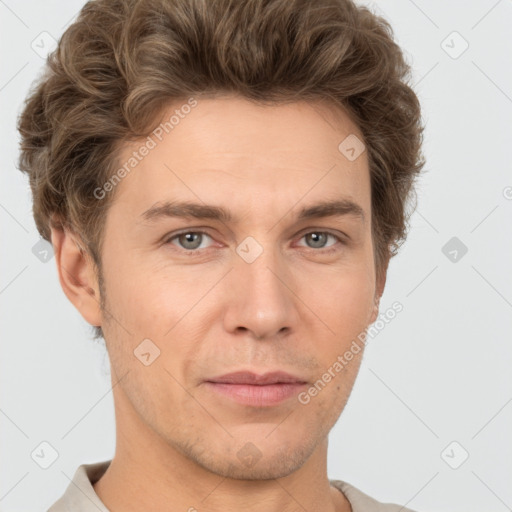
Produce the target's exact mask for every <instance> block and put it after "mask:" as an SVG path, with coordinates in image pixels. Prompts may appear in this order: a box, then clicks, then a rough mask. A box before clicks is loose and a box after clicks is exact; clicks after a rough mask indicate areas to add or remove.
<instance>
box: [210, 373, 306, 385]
mask: <svg viewBox="0 0 512 512" xmlns="http://www.w3.org/2000/svg"><path fill="white" fill-rule="evenodd" d="M207 382H218V383H226V384H254V385H265V384H277V383H290V382H291V383H295V384H297V383H300V384H304V383H305V382H306V381H305V380H303V379H301V378H300V377H296V376H294V375H291V374H289V373H286V372H282V371H276V372H267V373H263V374H256V373H252V372H243V371H242V372H232V373H226V374H225V375H221V376H219V377H213V378H211V379H208V380H207Z"/></svg>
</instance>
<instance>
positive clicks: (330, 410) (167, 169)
mask: <svg viewBox="0 0 512 512" xmlns="http://www.w3.org/2000/svg"><path fill="white" fill-rule="evenodd" d="M175 108H179V105H173V108H172V109H170V110H169V113H168V114H166V115H165V116H164V119H165V120H167V119H169V117H170V115H171V114H172V113H173V111H174V110H175ZM336 115H337V116H338V117H337V118H336V117H335V115H334V113H333V111H332V109H330V107H327V106H325V105H323V106H322V105H321V104H315V105H312V104H307V103H300V104H294V105H281V106H272V107H269V106H256V105H254V104H252V103H250V102H248V101H246V100H243V99H239V98H234V97H224V98H221V99H208V100H206V99H204V100H201V99H200V100H198V103H197V106H195V107H194V108H192V109H191V111H190V113H189V114H187V115H186V116H183V118H180V121H179V124H176V125H175V127H174V129H173V130H172V131H170V132H169V134H165V132H164V137H162V140H161V141H159V140H158V138H157V137H155V136H154V135H153V137H152V139H153V140H154V141H156V146H155V147H153V148H152V149H150V150H149V151H148V154H147V155H146V156H145V157H143V158H142V159H141V160H140V162H138V164H137V166H136V167H134V168H133V169H132V170H131V171H130V173H129V174H128V175H127V176H126V177H125V178H123V180H122V181H121V182H120V183H119V184H118V185H117V187H116V190H115V194H116V198H115V201H114V203H113V205H112V207H111V209H110V210H109V213H108V217H107V222H106V227H105V242H104V246H103V253H102V263H103V276H104V280H105V283H104V292H105V294H106V311H108V313H110V314H111V315H112V318H111V317H110V316H109V315H108V314H107V313H106V312H105V313H104V316H103V332H104V335H105V339H106V342H107V348H108V351H109V355H110V359H111V364H112V370H113V373H114V374H115V375H116V376H117V379H119V378H121V377H122V380H121V382H120V383H119V384H118V385H117V386H116V387H115V393H116V394H117V397H116V399H118V403H117V407H118V408H119V410H118V411H117V412H116V416H117V421H118V422H119V421H120V420H121V418H124V420H125V421H128V418H129V417H130V413H129V411H128V409H129V408H133V410H132V411H131V412H132V413H133V411H135V412H136V416H137V417H138V420H137V421H139V422H140V423H136V422H133V423H132V425H131V427H130V428H132V429H134V428H135V429H144V430H145V431H146V432H148V431H149V432H151V435H153V436H154V435H156V436H157V438H158V439H160V440H162V441H163V442H164V443H165V445H166V446H169V447H171V448H172V449H173V450H177V451H178V452H180V453H181V454H183V455H185V456H186V457H188V458H189V459H191V460H192V461H194V462H196V463H197V464H199V465H200V466H201V467H203V468H206V469H208V470H209V471H212V472H215V473H217V474H220V475H223V476H231V477H234V478H248V479H256V478H278V477H282V476H285V475H287V474H290V473H292V472H293V471H295V470H296V469H298V468H300V467H301V466H302V464H304V462H305V461H306V460H307V459H308V457H309V456H310V455H311V454H312V453H313V452H314V451H315V449H316V448H317V447H318V446H319V445H320V443H322V442H323V441H324V440H325V439H326V436H327V434H328V432H329V431H330V429H331V428H332V427H333V425H334V424H335V422H336V420H337V419H338V417H339V415H340V413H341V411H342V410H343V408H344V406H345V403H346V401H347V399H348V397H349V394H350V391H351V389H352V386H353V383H354V380H355V377H356V375H357V371H358V369H359V365H360V362H361V356H362V353H363V351H362V350H361V351H359V352H358V353H357V354H355V355H354V357H353V359H352V360H351V361H350V362H349V363H348V364H347V365H346V366H345V367H344V369H343V370H342V371H339V372H334V375H335V376H334V377H332V378H331V380H330V382H326V379H324V383H325V385H324V386H322V387H320V388H319V389H320V391H318V392H317V393H316V395H315V396H312V395H311V394H309V395H308V396H309V398H310V399H309V400H306V399H305V393H307V391H308V390H309V389H310V388H311V387H312V386H314V385H315V383H316V382H317V381H318V380H319V379H322V375H324V374H325V372H327V371H328V369H329V368H331V369H332V368H333V365H334V363H335V362H336V361H337V360H338V356H342V355H343V354H344V353H345V352H346V351H347V350H348V349H349V348H350V346H351V344H352V342H353V341H354V340H356V339H357V337H358V335H360V334H361V333H362V332H364V330H365V329H366V327H367V326H368V325H369V324H370V323H372V322H373V321H374V320H375V316H376V308H375V301H376V300H377V299H378V297H377V296H376V292H377V291H378V290H377V288H376V279H375V277H376V276H375V269H374V266H373V245H372V238H371V203H370V197H371V196H370V179H369V171H368V162H367V155H366V152H363V153H362V154H361V155H360V156H359V157H358V158H356V159H355V160H353V161H351V160H350V159H348V158H347V157H346V156H345V155H344V154H343V153H342V152H340V150H339V149H338V146H339V144H340V143H341V142H342V141H343V140H344V139H345V138H346V137H347V136H349V135H351V134H355V135H357V136H358V137H359V139H361V140H362V135H361V133H360V131H359V130H358V129H357V127H356V126H355V125H354V124H352V123H351V122H350V121H349V119H348V118H347V117H346V115H344V114H343V113H342V112H339V113H336ZM145 140H146V139H144V140H143V142H145ZM140 146H141V143H136V144H131V145H130V146H126V147H125V149H124V152H123V153H122V155H121V158H120V161H121V163H124V162H126V161H127V160H128V159H129V158H130V156H132V153H133V151H136V150H138V149H139V148H140ZM139 156H140V154H139ZM335 200H338V201H343V200H349V201H352V202H354V203H356V204H357V205H359V206H360V208H361V209H362V211H363V214H364V218H362V217H361V216H358V215H356V214H354V213H348V214H345V215H336V216H325V217H306V218H303V219H299V218H298V215H299V213H300V212H301V211H302V210H303V209H305V208H309V207H310V206H313V205H316V204H317V203H320V202H325V201H335ZM167 201H169V202H189V203H197V204H199V205H202V206H205V205H211V206H215V207H219V208H223V209H225V210H226V211H228V212H229V213H230V214H231V216H232V220H227V219H223V220H219V219H216V218H202V219H199V218H192V217H190V218H180V217H172V216H168V215H153V216H149V215H146V216H145V215H144V212H146V211H147V210H148V209H150V208H152V207H154V206H161V205H162V204H163V203H164V202H167ZM198 232H204V234H201V233H198ZM187 233H189V234H188V235H187ZM178 234H179V235H181V236H178ZM336 237H339V238H336ZM143 340H151V341H145V342H144V344H143V345H142V346H141V347H140V348H137V347H138V346H139V345H140V344H141V343H142V342H143ZM359 345H362V343H359ZM157 350H159V351H160V353H159V356H158V357H157V358H156V359H154V357H155V355H156V354H157ZM134 351H135V353H136V354H137V355H135V354H134ZM141 354H145V355H141ZM143 361H145V362H146V363H148V362H150V364H148V365H145V364H143ZM277 370H281V371H285V372H288V373H290V374H292V375H294V376H298V377H299V378H300V379H301V380H302V381H305V382H306V383H307V384H304V385H302V386H297V387H295V388H293V392H292V395H291V396H289V397H288V398H285V399H282V400H280V401H279V400H274V402H271V401H267V402H261V403H260V402H257V399H255V401H253V402H252V403H242V402H241V400H242V399H240V400H237V399H236V398H233V396H229V395H226V394H224V393H221V392H220V391H219V389H220V387H219V386H212V385H211V384H208V383H207V382H206V381H208V380H211V379H213V378H215V377H218V376H221V375H224V374H226V373H230V372H235V371H252V372H254V373H256V374H263V373H266V372H269V371H277ZM331 375H332V370H331ZM277 386H279V385H277ZM240 389H241V388H240ZM299 393H302V394H301V396H302V397H303V398H302V401H301V400H299ZM306 401H307V402H308V403H304V402H306ZM132 417H133V415H132ZM140 420H142V421H140ZM134 425H138V426H137V427H134ZM136 434H137V432H133V431H132V432H130V435H136ZM247 443H250V444H247ZM246 455H248V456H249V457H250V456H252V457H253V464H249V463H244V461H245V460H246V458H245V456H246ZM256 459H258V460H257V462H256V463H254V460H256Z"/></svg>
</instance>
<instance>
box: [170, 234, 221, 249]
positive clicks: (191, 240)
mask: <svg viewBox="0 0 512 512" xmlns="http://www.w3.org/2000/svg"><path fill="white" fill-rule="evenodd" d="M205 236H206V237H208V238H211V237H210V235H208V234H207V233H205V232H204V231H184V232H182V233H178V234H177V235H174V236H172V237H171V238H168V239H167V240H166V241H165V243H166V244H169V243H172V241H173V240H174V239H176V240H177V241H178V242H179V246H178V247H179V248H181V249H185V250H188V251H195V250H196V249H204V247H201V242H202V240H203V237H205ZM173 245H176V244H173Z"/></svg>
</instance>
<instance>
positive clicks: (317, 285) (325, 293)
mask: <svg viewBox="0 0 512 512" xmlns="http://www.w3.org/2000/svg"><path fill="white" fill-rule="evenodd" d="M310 277H311V276H309V278H308V281H307V282H305V283H303V285H302V287H301V288H302V292H301V293H300V294H299V296H300V297H301V299H302V300H303V302H304V303H305V304H306V306H308V307H309V308H311V310H312V311H314V312H315V313H316V314H317V315H318V317H319V318H320V319H321V320H323V321H324V322H325V323H326V324H327V326H329V327H330V329H331V331H334V333H336V337H337V338H338V339H339V338H340V337H342V338H345V337H346V336H347V335H353V334H354V331H359V330H362V329H364V328H365V327H366V325H367V323H368V321H369V318H370V315H371V311H372V307H373V300H374V293H375V284H374V282H373V275H372V274H371V272H370V273H368V270H367V269H365V268H362V267H355V266H354V267H351V268H343V269H337V270H333V271H332V272H328V273H323V274H317V276H316V278H315V279H311V278H310Z"/></svg>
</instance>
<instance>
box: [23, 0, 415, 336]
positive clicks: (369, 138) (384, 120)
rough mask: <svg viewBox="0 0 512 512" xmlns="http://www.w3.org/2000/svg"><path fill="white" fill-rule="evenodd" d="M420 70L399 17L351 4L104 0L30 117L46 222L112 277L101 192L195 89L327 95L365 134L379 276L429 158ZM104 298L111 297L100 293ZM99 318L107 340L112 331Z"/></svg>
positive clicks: (268, 97) (42, 82) (74, 28)
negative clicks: (139, 143)
mask: <svg viewBox="0 0 512 512" xmlns="http://www.w3.org/2000/svg"><path fill="white" fill-rule="evenodd" d="M410 78H411V68H410V65H409V64H408V63H407V62H406V60H405V58H404V55H403V53H402V51H401V49H400V47H399V46H398V45H397V43H395V42H394V38H393V31H392V29H391V27H390V25H389V23H388V22H387V21H386V20H385V19H384V18H382V17H380V16H378V15H376V14H374V13H373V12H371V11H370V10H369V9H368V8H366V7H363V6H358V5H356V4H355V3H354V2H353V1H352V0H92V1H89V2H88V3H87V4H86V5H85V6H84V7H83V8H82V10H81V12H80V13H79V16H78V18H77V20H76V21H75V22H74V23H73V24H71V25H70V26H69V28H68V29H67V30H66V31H65V33H64V34H63V36H62V37H61V39H60V41H59V44H58V47H57V49H56V50H55V51H54V52H53V53H51V54H50V55H49V56H48V60H47V65H46V68H45V73H44V75H42V76H41V78H39V79H38V80H37V81H36V82H35V83H34V84H33V87H32V89H31V91H30V93H29V95H28V97H27V99H26V101H25V105H24V109H23V111H22V113H21V115H20V117H19V120H18V130H19V131H20V134H21V148H20V159H19V168H20V170H21V171H23V172H26V173H27V174H28V175H29V179H30V187H31V190H32V194H33V214H34V219H35V223H36V226H37V229H38V231H39V233H40V234H41V236H42V237H43V238H45V239H46V240H48V241H50V240H51V231H50V226H53V227H59V226H60V227H66V228H68V229H70V230H72V231H73V232H74V233H75V234H77V235H79V239H80V240H81V241H82V242H83V244H84V246H85V248H86V250H87V252H88V253H89V254H90V256H91V257H92V259H93V261H94V263H95V265H96V267H97V270H98V271H99V277H100V286H101V283H102V277H101V247H102V239H103V238H102V236H103V228H104V225H105V219H106V215H107V211H108V208H109V206H110V205H111V204H112V200H113V199H114V197H115V193H111V194H109V195H107V197H105V198H104V199H101V200H98V199H97V196H96V194H95V193H94V191H95V190H97V189H98V187H102V186H103V185H104V184H105V182H106V181H107V180H108V179H109V177H111V176H112V175H113V173H114V171H115V169H116V167H117V166H118V165H119V162H118V155H119V151H120V149H121V147H122V145H123V143H125V142H128V141H133V140H136V139H138V138H140V137H144V136H147V135H148V134H149V133H151V132H152V130H153V129H154V128H155V126H157V125H158V123H159V121H160V117H159V116H161V114H162V112H163V111H164V109H165V108H166V107H167V106H168V105H170V104H173V103H177V102H180V101H181V102H184V101H186V98H189V97H191V96H193V97H195V98H198V99H200V98H201V97H205V96H209V97H212V96H213V97H215V95H224V94H237V95H240V96H242V97H244V98H246V99H248V100H251V101H256V102H259V103H262V104H270V105H271V104H279V103H289V102H294V101H304V100H305V101H316V100H323V101H327V102H330V103H331V104H332V105H334V106H342V107H343V108H344V109H345V110H346V111H348V112H349V113H350V115H351V118H352V120H353V121H354V122H355V123H356V124H357V125H358V127H359V128H360V130H361V133H362V134H363V136H364V143H365V146H366V149H367V157H368V162H369V169H370V180H371V201H372V237H373V241H374V247H375V251H374V261H375V266H376V271H377V273H378V274H379V273H380V272H381V271H383V270H384V269H385V266H386V264H387V261H388V259H389V258H390V257H392V256H394V255H396V254H397V251H398V248H399V247H400V245H401V243H402V242H403V241H405V238H406V234H407V230H408V220H409V217H410V214H411V213H412V211H413V209H414V208H415V206H414V208H412V209H410V210H408V206H409V204H410V198H411V196H412V194H411V192H413V191H414V188H413V182H414V179H415V177H416V176H418V175H419V173H420V171H421V170H422V168H423V166H424V163H425V162H424V158H423V156H422V153H421V146H422V139H423V130H424V127H423V125H422V122H421V111H420V104H419V101H418V98H417V97H416V95H415V93H414V91H413V90H412V88H411V86H410V83H409V81H410ZM101 295H102V297H103V294H101ZM102 335H103V333H102V331H101V328H100V327H95V337H99V336H102Z"/></svg>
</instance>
